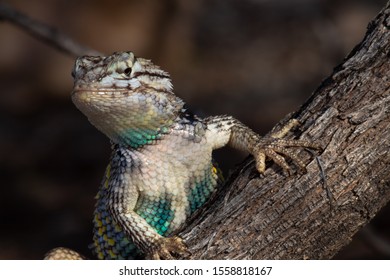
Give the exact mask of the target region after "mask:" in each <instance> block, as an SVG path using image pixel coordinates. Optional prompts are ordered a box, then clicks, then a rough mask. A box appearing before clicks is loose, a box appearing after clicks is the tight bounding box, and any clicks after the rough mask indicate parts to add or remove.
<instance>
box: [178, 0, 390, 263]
mask: <svg viewBox="0 0 390 280" xmlns="http://www.w3.org/2000/svg"><path fill="white" fill-rule="evenodd" d="M389 15H390V8H389V3H388V4H387V6H386V7H385V9H384V10H382V11H381V13H380V14H379V15H378V16H377V17H376V18H375V19H374V20H373V21H372V22H371V23H370V24H369V26H368V30H367V34H366V36H365V38H364V39H363V41H362V42H361V43H360V44H359V45H358V46H356V47H355V49H354V50H353V51H352V52H351V54H350V55H349V56H348V57H347V58H346V59H345V61H344V62H343V63H342V64H341V65H339V66H338V67H336V68H335V69H334V72H333V73H332V75H331V76H330V77H329V78H327V79H326V80H325V81H324V82H323V83H322V84H321V85H320V87H319V88H318V89H317V90H316V91H315V92H314V93H313V95H312V97H311V98H310V99H309V100H308V101H307V102H306V103H305V104H304V105H303V106H302V107H301V109H299V110H298V111H297V112H295V113H294V114H293V115H292V116H291V117H295V118H298V119H299V120H300V122H301V123H302V125H301V127H299V129H298V130H296V131H294V133H292V134H291V135H290V137H294V136H295V137H299V138H302V139H310V140H312V141H315V142H317V143H320V144H321V146H322V147H323V148H324V151H323V152H322V153H319V154H318V156H319V160H320V163H321V165H319V164H318V162H317V160H316V159H315V158H313V157H310V154H308V153H307V152H305V151H302V153H300V155H301V156H302V157H304V159H305V160H306V162H307V163H308V166H307V169H308V172H307V173H306V174H301V175H300V174H296V175H293V176H291V177H285V176H284V175H283V173H282V172H281V170H280V169H277V168H276V167H275V166H274V165H272V166H271V168H269V169H268V170H267V172H266V174H265V175H266V176H265V177H261V176H260V175H259V174H258V173H257V172H256V169H255V167H254V164H253V161H252V160H251V161H250V164H248V161H247V162H246V163H244V165H243V166H241V167H240V168H239V170H238V171H236V172H235V174H233V176H232V177H231V179H230V180H229V182H228V183H227V185H226V186H225V189H223V190H221V193H220V194H219V195H218V196H217V199H216V200H215V201H213V203H212V204H211V205H210V206H209V207H208V208H207V210H206V211H205V212H204V213H203V214H202V215H200V216H199V217H198V218H197V219H196V220H195V221H194V222H193V223H192V224H191V225H190V226H189V228H187V229H186V230H185V231H184V232H182V234H181V236H183V237H184V240H185V241H186V243H187V244H188V245H189V247H190V250H191V252H192V257H191V258H193V259H329V258H331V257H332V256H334V255H335V254H336V253H337V252H338V251H339V250H340V249H341V248H342V247H343V246H345V245H346V244H348V243H349V242H350V241H351V238H352V236H353V235H354V234H355V233H356V232H357V231H358V230H359V229H360V228H361V227H362V226H364V225H365V224H367V223H368V222H369V221H370V220H371V219H372V218H373V217H374V216H375V214H376V213H377V212H378V210H379V209H381V208H382V207H383V206H384V205H385V204H386V203H387V202H388V201H389V199H390V172H389V162H390V154H389V150H390V93H389V88H390V80H389V76H390V75H389V74H390V63H389V55H390V31H389V27H390V19H389ZM275 106H277V104H276V105H275ZM321 166H322V168H323V171H324V175H325V178H326V179H325V181H323V180H322V177H321V176H322V174H321V172H320V169H321V168H320V167H321ZM327 188H328V189H329V191H330V192H331V194H332V196H333V197H334V201H332V199H330V198H331V196H330V195H329V194H327V190H326V189H327ZM331 206H332V207H331Z"/></svg>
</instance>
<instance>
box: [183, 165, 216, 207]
mask: <svg viewBox="0 0 390 280" xmlns="http://www.w3.org/2000/svg"><path fill="white" fill-rule="evenodd" d="M216 184H217V181H216V173H215V172H214V167H212V168H208V169H207V170H206V171H205V173H204V179H203V180H201V181H199V182H196V183H195V185H194V187H192V188H191V191H190V193H189V195H188V202H189V203H190V213H191V214H192V213H194V212H195V211H196V210H198V209H199V208H200V207H201V206H202V205H203V204H204V203H205V202H206V201H207V200H208V198H209V197H210V195H211V194H212V193H213V192H214V190H215V187H216Z"/></svg>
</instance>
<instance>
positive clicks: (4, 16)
mask: <svg viewBox="0 0 390 280" xmlns="http://www.w3.org/2000/svg"><path fill="white" fill-rule="evenodd" d="M0 20H6V21H9V22H11V23H13V24H15V25H16V26H19V27H20V28H22V29H23V30H25V31H27V32H28V33H30V34H31V35H33V36H34V37H37V38H38V39H39V40H42V41H44V42H46V43H47V44H49V45H51V46H53V47H54V48H56V49H58V50H60V51H63V52H65V53H67V54H70V55H73V56H82V55H102V54H101V53H99V52H97V51H95V50H93V49H90V48H88V47H86V46H83V45H80V44H79V43H76V42H75V41H74V40H72V39H71V38H70V37H68V36H66V35H65V34H63V33H61V32H60V31H58V30H57V29H55V28H53V27H51V26H48V25H46V24H43V23H41V22H38V21H36V20H33V19H31V18H29V17H28V16H26V15H24V14H22V13H20V12H18V11H16V10H15V9H13V8H11V7H10V6H8V5H6V4H3V3H0Z"/></svg>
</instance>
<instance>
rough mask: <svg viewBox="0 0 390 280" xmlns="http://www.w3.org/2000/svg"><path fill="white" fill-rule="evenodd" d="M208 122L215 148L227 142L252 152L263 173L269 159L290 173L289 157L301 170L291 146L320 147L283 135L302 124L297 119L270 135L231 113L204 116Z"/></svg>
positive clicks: (207, 136) (213, 147)
mask: <svg viewBox="0 0 390 280" xmlns="http://www.w3.org/2000/svg"><path fill="white" fill-rule="evenodd" d="M205 123H206V124H207V128H208V129H207V135H206V138H207V139H208V142H209V143H211V145H212V149H213V150H214V149H218V148H221V147H223V146H225V145H230V146H232V147H233V148H236V149H239V150H243V151H247V152H249V153H251V154H252V155H253V156H254V158H255V160H256V168H257V170H258V171H259V172H260V173H264V172H265V160H266V158H267V157H268V158H270V159H272V160H273V161H274V162H275V163H276V164H277V165H279V166H280V167H282V169H283V170H284V171H285V172H286V173H288V174H290V172H291V169H290V167H289V165H288V164H287V162H286V159H285V157H288V158H290V159H292V160H293V162H295V164H296V165H297V166H298V167H299V168H300V169H302V170H305V164H304V163H303V162H302V161H301V160H300V159H299V158H298V157H297V156H296V155H295V153H294V152H293V151H291V149H289V148H291V147H303V148H314V149H318V148H319V147H318V146H317V145H315V144H313V143H311V142H309V141H306V140H287V139H283V137H284V136H285V135H286V134H287V133H288V132H289V131H290V130H291V129H292V128H293V127H295V126H297V125H298V124H299V123H298V121H297V120H296V119H292V120H290V121H289V122H288V123H287V124H286V125H285V126H284V127H282V128H281V129H280V130H278V131H275V132H273V133H271V134H270V135H269V136H266V137H261V136H260V135H258V134H257V133H255V132H254V131H253V130H251V129H250V128H248V127H247V126H245V125H244V124H242V123H241V122H240V121H238V120H236V119H235V118H233V117H230V116H216V117H210V118H207V119H205Z"/></svg>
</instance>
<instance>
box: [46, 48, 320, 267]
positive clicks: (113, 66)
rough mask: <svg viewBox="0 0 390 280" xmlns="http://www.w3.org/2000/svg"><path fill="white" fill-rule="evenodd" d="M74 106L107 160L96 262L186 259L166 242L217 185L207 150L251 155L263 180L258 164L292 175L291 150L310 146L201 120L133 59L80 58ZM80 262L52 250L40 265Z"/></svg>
mask: <svg viewBox="0 0 390 280" xmlns="http://www.w3.org/2000/svg"><path fill="white" fill-rule="evenodd" d="M72 76H73V78H74V88H73V91H72V94H71V97H72V101H73V103H74V104H75V105H76V107H77V108H78V109H79V110H80V111H81V112H82V113H83V114H85V115H86V116H87V118H88V120H89V121H90V123H92V125H94V126H95V127H96V128H97V129H98V130H100V131H101V132H103V133H104V134H105V135H106V136H108V138H109V139H110V141H111V146H112V154H111V158H110V162H109V164H108V166H107V168H106V171H105V175H104V178H103V181H102V184H101V186H100V189H99V191H98V194H97V196H96V206H95V211H94V220H93V224H94V229H93V233H94V234H93V245H92V248H93V251H94V253H95V255H96V257H97V258H98V259H131V258H148V259H174V258H176V257H177V256H183V255H184V256H185V255H186V254H188V250H187V247H186V245H185V243H184V242H183V240H182V239H181V238H180V237H178V236H177V235H174V236H172V233H174V232H175V231H176V230H177V229H179V228H180V227H181V226H182V225H183V224H184V223H185V222H186V220H188V218H189V217H191V215H192V214H193V213H194V212H195V211H196V210H198V209H199V208H201V207H202V206H203V205H204V204H205V202H207V201H208V199H209V198H210V196H211V195H212V194H213V193H214V192H215V191H216V189H217V187H218V185H220V181H221V180H220V176H219V172H218V169H217V167H216V165H215V164H214V161H213V159H212V151H213V150H215V149H218V148H221V147H223V146H226V145H229V146H232V147H233V148H236V149H240V150H243V151H246V152H249V153H250V154H252V155H253V156H254V158H255V162H256V169H257V170H258V172H259V173H261V174H263V173H264V172H265V169H266V160H267V159H271V160H272V161H274V162H275V163H276V164H277V165H279V166H280V167H281V168H282V170H284V171H285V172H287V173H288V174H290V173H291V168H290V165H289V164H288V163H287V161H286V158H289V159H291V160H292V161H293V162H294V163H295V164H296V165H297V166H298V167H299V169H301V170H305V164H304V163H303V162H302V160H301V159H300V158H299V157H298V156H296V153H295V152H294V150H293V149H294V148H298V149H299V148H314V149H317V148H318V146H317V145H315V144H313V143H311V142H310V141H307V140H288V139H285V138H284V136H285V135H286V134H287V133H288V132H289V131H290V130H291V128H292V127H294V126H296V125H298V121H297V120H296V119H292V120H290V121H289V122H288V123H287V124H286V125H285V126H284V127H282V128H281V129H280V130H278V131H274V132H272V133H271V134H270V135H269V136H265V137H261V136H260V135H258V134H257V133H255V132H254V131H253V130H251V129H250V128H248V127H247V126H245V125H244V124H242V123H241V122H240V121H238V120H237V119H235V118H234V117H232V116H227V115H222V116H212V117H207V118H200V117H198V116H196V115H194V114H192V113H191V112H190V111H189V110H188V109H187V108H186V106H185V103H184V101H183V100H182V99H181V98H180V97H178V96H177V95H175V94H174V92H173V86H172V81H171V77H170V75H169V74H168V73H167V72H166V71H164V70H162V69H161V68H160V67H159V66H157V65H155V64H153V63H152V61H151V60H148V59H144V58H140V57H136V56H135V55H134V54H133V53H132V52H130V51H125V52H115V53H113V54H112V55H109V56H82V57H79V58H78V59H77V60H76V62H75V65H74V68H73V71H72ZM64 258H65V259H80V258H83V256H81V255H80V254H78V253H77V252H75V251H73V250H71V249H67V248H56V249H54V250H52V251H50V252H49V253H48V254H47V255H46V259H64Z"/></svg>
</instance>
